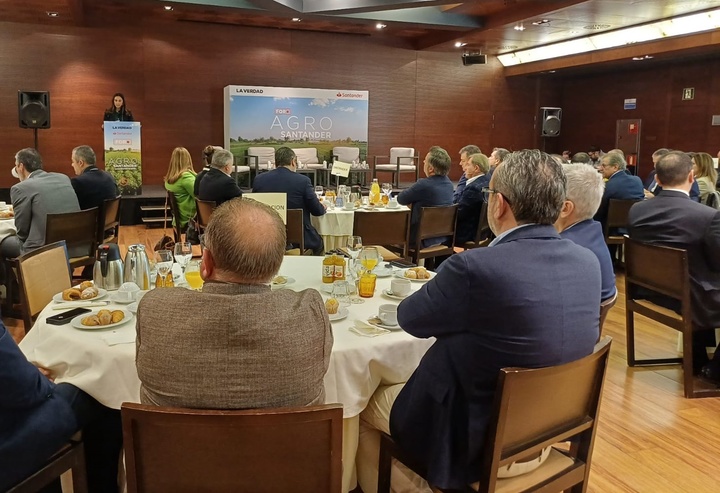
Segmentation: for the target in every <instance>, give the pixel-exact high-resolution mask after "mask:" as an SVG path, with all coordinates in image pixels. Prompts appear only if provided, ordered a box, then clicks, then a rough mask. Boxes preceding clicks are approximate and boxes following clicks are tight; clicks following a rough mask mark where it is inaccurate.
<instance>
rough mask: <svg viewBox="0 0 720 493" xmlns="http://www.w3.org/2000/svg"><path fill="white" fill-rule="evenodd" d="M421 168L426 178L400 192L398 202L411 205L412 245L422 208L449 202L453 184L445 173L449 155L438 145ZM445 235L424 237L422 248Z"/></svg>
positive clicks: (426, 157)
mask: <svg viewBox="0 0 720 493" xmlns="http://www.w3.org/2000/svg"><path fill="white" fill-rule="evenodd" d="M423 171H424V172H425V176H427V178H421V179H419V180H418V181H416V182H415V183H413V185H412V186H411V187H410V188H407V189H405V190H403V191H402V192H400V194H399V195H398V196H397V201H398V203H399V204H402V205H410V206H412V213H411V215H410V244H411V245H415V238H416V236H417V229H418V226H419V224H420V214H421V213H422V208H423V207H438V206H441V205H452V203H453V202H452V198H453V186H452V182H451V181H450V178H448V177H447V174H448V173H449V172H450V156H449V155H448V153H447V151H446V150H445V149H443V148H441V147H438V146H433V147H431V148H430V151H429V152H428V153H427V155H426V156H425V161H424V162H423ZM445 241H448V238H444V237H440V238H426V239H424V240H423V244H422V246H421V248H425V247H429V246H432V245H439V244H440V243H443V242H445Z"/></svg>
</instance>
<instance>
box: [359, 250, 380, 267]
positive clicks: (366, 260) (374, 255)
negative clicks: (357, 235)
mask: <svg viewBox="0 0 720 493" xmlns="http://www.w3.org/2000/svg"><path fill="white" fill-rule="evenodd" d="M379 261H380V255H379V254H378V250H377V248H376V247H365V248H363V249H362V251H361V252H360V263H361V264H362V266H363V267H365V269H366V270H367V271H368V272H370V271H371V270H373V269H374V268H375V267H376V266H377V264H378V262H379Z"/></svg>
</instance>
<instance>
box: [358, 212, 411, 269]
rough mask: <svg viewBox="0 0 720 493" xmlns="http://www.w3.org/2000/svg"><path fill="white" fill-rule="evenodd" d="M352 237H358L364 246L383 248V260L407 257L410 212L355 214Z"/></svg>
mask: <svg viewBox="0 0 720 493" xmlns="http://www.w3.org/2000/svg"><path fill="white" fill-rule="evenodd" d="M353 235H356V236H360V237H361V238H362V241H363V245H364V246H373V245H377V246H381V247H384V250H383V252H382V256H383V258H384V260H386V261H391V260H397V259H398V258H400V257H399V256H398V255H395V254H394V253H393V252H391V251H389V250H387V249H388V248H389V249H390V250H394V251H397V252H398V253H399V254H400V255H401V256H402V258H405V259H406V258H407V257H408V248H409V243H410V211H397V212H356V213H355V218H354V219H353Z"/></svg>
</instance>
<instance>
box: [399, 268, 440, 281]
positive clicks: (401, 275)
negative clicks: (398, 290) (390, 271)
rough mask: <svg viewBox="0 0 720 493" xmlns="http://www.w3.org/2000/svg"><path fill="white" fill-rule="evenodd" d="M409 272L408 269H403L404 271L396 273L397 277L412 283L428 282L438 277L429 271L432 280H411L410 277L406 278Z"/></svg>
mask: <svg viewBox="0 0 720 493" xmlns="http://www.w3.org/2000/svg"><path fill="white" fill-rule="evenodd" d="M407 271H408V269H402V270H398V271H395V277H399V278H400V279H407V280H408V281H411V282H428V281H429V280H430V279H432V278H433V277H435V276H436V274H435V272H432V271H428V273H429V274H430V279H411V278H409V277H405V272H407Z"/></svg>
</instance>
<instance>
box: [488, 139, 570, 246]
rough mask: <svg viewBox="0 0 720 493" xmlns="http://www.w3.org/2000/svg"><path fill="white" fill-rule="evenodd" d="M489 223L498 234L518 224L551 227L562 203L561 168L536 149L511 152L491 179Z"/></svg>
mask: <svg viewBox="0 0 720 493" xmlns="http://www.w3.org/2000/svg"><path fill="white" fill-rule="evenodd" d="M490 188H491V189H492V190H493V192H492V193H490V197H489V199H488V201H489V204H488V220H489V222H490V227H491V229H492V230H493V233H495V234H496V235H499V234H501V233H503V232H504V231H507V230H508V229H510V228H512V227H514V226H516V225H520V224H528V223H535V224H554V223H555V221H556V220H557V218H558V216H559V214H560V209H561V208H562V205H563V201H564V200H565V174H564V173H563V170H562V166H561V165H560V164H558V163H557V162H555V160H554V159H553V158H552V157H550V155H549V154H546V153H544V152H542V151H538V150H524V151H516V152H513V153H511V154H510V155H509V156H508V157H507V158H506V159H505V160H504V161H503V162H502V164H501V165H500V166H498V167H497V168H496V169H495V172H494V173H493V175H492V178H491V180H490Z"/></svg>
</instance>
